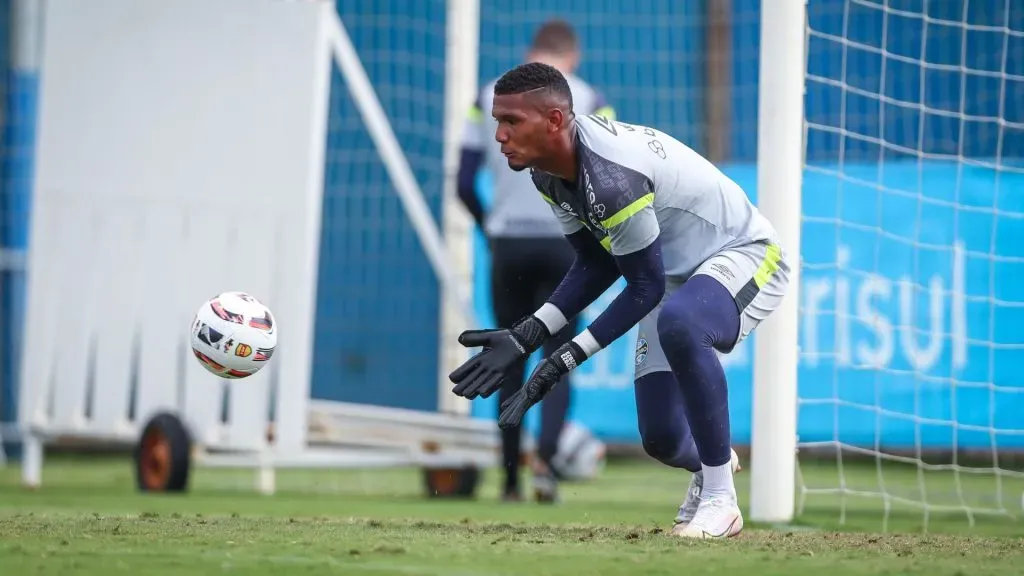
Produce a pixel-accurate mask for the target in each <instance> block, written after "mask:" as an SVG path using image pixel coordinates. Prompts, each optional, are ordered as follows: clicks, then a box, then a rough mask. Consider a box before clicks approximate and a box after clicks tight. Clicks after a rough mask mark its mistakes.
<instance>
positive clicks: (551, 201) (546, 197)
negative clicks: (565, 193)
mask: <svg viewBox="0 0 1024 576" xmlns="http://www.w3.org/2000/svg"><path fill="white" fill-rule="evenodd" d="M540 197H541V198H543V199H544V201H545V202H547V203H548V204H551V205H552V206H558V204H555V201H554V200H552V199H551V197H549V196H548V195H547V194H545V193H543V192H540Z"/></svg>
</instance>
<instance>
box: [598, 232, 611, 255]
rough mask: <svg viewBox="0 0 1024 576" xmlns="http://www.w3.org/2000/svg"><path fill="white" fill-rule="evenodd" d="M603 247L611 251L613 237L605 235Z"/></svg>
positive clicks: (602, 240)
mask: <svg viewBox="0 0 1024 576" xmlns="http://www.w3.org/2000/svg"><path fill="white" fill-rule="evenodd" d="M601 247H602V248H604V249H605V250H607V251H609V252H611V251H612V237H611V236H605V237H604V238H601Z"/></svg>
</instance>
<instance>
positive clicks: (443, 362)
mask: <svg viewBox="0 0 1024 576" xmlns="http://www.w3.org/2000/svg"><path fill="white" fill-rule="evenodd" d="M445 39H446V42H445V94H444V98H445V106H444V196H443V198H442V202H443V204H442V210H443V212H442V229H443V233H444V239H445V244H446V246H447V248H448V257H449V258H450V259H451V264H452V267H453V269H454V272H455V282H457V283H459V284H462V285H463V286H464V287H465V288H464V293H467V294H469V293H471V291H470V290H469V288H470V287H471V286H472V283H473V226H474V224H473V221H472V219H471V218H470V217H469V216H468V215H467V214H466V211H465V210H463V209H462V208H461V206H460V204H459V202H458V200H457V198H456V188H457V184H458V169H459V148H460V146H459V144H460V141H461V139H462V131H463V129H464V128H465V123H466V118H467V114H468V113H469V107H470V105H471V104H472V102H473V96H474V94H475V93H476V91H477V88H478V86H477V84H478V81H477V66H478V61H479V41H480V2H479V0H448V13H447V30H446V31H445ZM467 328H470V326H467V325H466V318H465V316H464V315H463V314H461V313H460V312H459V310H456V309H454V307H453V306H452V299H451V298H449V297H446V296H445V295H444V294H442V295H441V330H440V334H439V337H440V342H439V345H438V354H439V355H440V360H439V362H438V367H439V369H440V374H438V391H437V392H438V401H437V406H438V409H439V410H440V411H441V412H448V413H454V414H462V415H466V414H468V413H469V407H470V406H469V400H466V399H465V398H460V397H458V396H456V395H454V394H452V393H451V385H450V383H449V381H448V373H450V372H451V371H452V370H454V369H455V368H456V367H458V365H459V364H461V363H462V362H463V360H464V359H465V358H466V357H467V352H468V350H466V349H465V348H463V347H462V346H461V345H459V343H458V336H459V333H460V332H462V331H463V330H465V329H467Z"/></svg>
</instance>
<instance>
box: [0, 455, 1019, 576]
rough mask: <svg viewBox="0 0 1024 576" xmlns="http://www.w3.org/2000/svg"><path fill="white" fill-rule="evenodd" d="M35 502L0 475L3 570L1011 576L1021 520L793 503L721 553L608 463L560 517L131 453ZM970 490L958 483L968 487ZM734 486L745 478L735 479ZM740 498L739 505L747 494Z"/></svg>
mask: <svg viewBox="0 0 1024 576" xmlns="http://www.w3.org/2000/svg"><path fill="white" fill-rule="evenodd" d="M49 462H50V463H49V464H48V465H47V467H46V468H45V471H44V479H43V482H44V485H43V488H42V489H40V490H38V491H27V490H24V489H23V488H21V487H20V484H19V474H20V471H19V469H18V468H17V467H16V466H8V467H7V468H6V469H0V574H5V575H6V574H17V575H27V574H60V575H71V574H86V575H91V574H104V575H106V574H118V573H125V574H128V573H131V574H147V575H150V574H153V575H156V574H177V575H186V574H187V575H198V574H254V575H262V574H283V573H288V574H296V573H297V574H438V575H445V576H452V575H459V574H465V575H470V574H473V575H490V574H531V575H542V574H581V575H582V574H586V575H594V574H626V575H631V574H680V573H696V574H715V573H729V574H739V575H747V574H759V575H760V574H780V575H787V576H799V575H802V574H815V575H816V576H820V574H821V573H823V572H824V571H828V573H829V574H830V575H838V574H855V575H862V574H925V573H930V574H962V575H964V576H975V575H982V574H1021V573H1022V572H1024V569H1022V568H1021V566H1024V540H1022V539H1021V535H1024V521H1017V520H1014V519H1011V518H1005V517H1004V518H994V517H979V518H977V519H976V522H975V525H974V526H973V527H971V526H970V525H969V522H968V519H967V516H966V515H965V514H964V513H963V512H960V513H948V514H931V515H930V517H929V518H928V525H927V532H925V531H924V518H925V517H924V513H923V511H922V510H921V509H915V508H910V507H904V506H900V505H897V504H895V503H892V505H891V506H890V507H889V515H888V521H887V523H886V525H885V526H884V527H885V528H886V529H887V530H888V532H886V533H882V532H881V531H882V529H883V518H884V517H885V514H884V512H885V505H884V502H882V501H881V500H879V499H868V498H851V499H847V500H846V501H845V503H846V505H845V510H846V513H845V523H844V524H843V525H840V524H839V521H840V517H841V516H840V510H841V509H842V508H843V500H841V499H840V498H839V497H838V496H835V495H823V496H819V497H813V498H810V499H808V501H807V503H806V506H805V510H804V514H803V515H801V516H800V517H799V518H798V521H797V523H796V524H795V525H794V526H790V527H785V528H766V527H756V526H751V525H750V524H749V523H748V528H747V529H746V530H745V531H744V532H743V534H742V535H741V536H740V537H738V538H735V539H732V540H730V541H726V542H690V541H681V540H679V539H675V538H671V537H669V536H668V535H667V528H668V527H669V526H670V524H671V520H672V517H673V516H674V514H675V507H676V506H677V505H678V503H679V500H680V498H681V496H682V492H683V490H684V489H685V482H686V477H685V475H684V474H680V473H679V472H676V471H673V470H670V469H666V468H663V467H660V466H656V465H653V464H650V463H647V462H642V463H638V462H619V463H613V464H611V465H610V466H609V467H608V469H607V470H605V472H604V474H603V475H602V477H601V478H600V479H599V480H596V481H594V482H589V483H582V484H567V485H565V486H564V488H563V497H564V502H563V503H562V504H561V505H558V506H542V505H538V504H534V503H523V504H504V503H500V502H498V501H497V493H498V491H497V480H498V476H499V475H498V474H497V473H496V472H493V471H489V472H488V474H487V476H486V478H485V480H486V486H484V488H483V489H482V492H481V494H480V495H479V498H478V499H477V500H474V501H442V500H429V499H426V498H424V497H423V496H422V488H421V478H420V476H419V474H418V473H417V472H416V471H414V470H365V471H363V470H360V471H355V470H347V471H315V472H305V471H292V472H286V473H281V474H279V481H278V489H279V490H278V493H277V494H275V495H274V496H260V495H258V494H256V493H255V492H254V491H252V490H251V487H252V485H253V475H252V474H251V473H247V472H242V471H227V470H212V469H204V468H200V469H198V470H197V471H196V473H195V474H194V476H193V489H192V491H191V492H190V493H189V494H187V495H166V494H164V495H153V494H149V495H144V494H139V493H137V492H135V491H134V489H133V481H132V475H131V464H130V462H129V461H128V460H110V459H103V460H97V459H91V460H87V459H81V458H78V459H66V458H65V459H59V460H58V459H51V460H50V461H49ZM881 472H882V473H881V475H880V474H879V471H878V470H877V469H876V467H875V466H874V465H857V466H846V467H845V468H844V470H843V475H842V477H843V478H844V479H845V481H846V482H847V485H848V486H849V487H851V488H853V489H858V490H868V489H872V488H874V489H876V490H877V486H878V482H879V479H880V478H881V481H883V482H885V485H886V489H887V491H888V492H889V493H890V494H894V495H902V496H905V497H907V498H909V499H919V498H920V490H921V486H924V487H925V490H926V492H927V494H928V499H929V502H933V503H937V504H955V503H959V502H961V497H960V496H959V494H970V495H972V497H973V498H975V500H974V501H968V503H970V504H972V505H982V504H986V505H988V506H992V505H993V502H992V498H993V497H994V496H995V495H996V494H997V492H996V489H997V488H999V489H1001V490H1002V492H1003V494H1002V496H1003V500H1004V504H1005V506H1006V508H1007V510H1008V511H1010V512H1012V513H1015V514H1019V513H1020V512H1021V508H1020V507H1021V494H1022V490H1024V484H1022V483H1020V482H1019V481H1016V482H1017V483H1016V484H1014V483H1013V482H1011V481H1009V480H1007V481H1004V482H1002V485H1001V486H998V487H997V485H996V483H995V481H994V480H993V478H992V477H991V476H986V477H983V478H964V477H961V479H960V482H959V490H957V488H958V483H957V479H956V478H955V477H953V476H952V475H949V474H947V475H945V476H934V477H921V476H918V474H917V473H916V471H915V470H914V469H913V468H910V469H908V470H899V469H884V470H882V471H881ZM802 473H803V476H804V479H805V481H806V482H807V483H808V484H809V485H812V486H822V487H824V486H833V487H834V486H837V485H838V481H839V474H838V472H837V470H836V468H835V467H834V466H831V465H827V464H816V465H813V466H808V465H807V464H806V463H804V466H803V468H802ZM968 480H969V481H968ZM737 481H738V484H739V486H738V488H739V489H740V490H741V491H742V492H745V491H746V490H747V488H748V486H747V482H748V481H749V475H748V474H740V475H739V476H738V477H737ZM743 499H744V502H745V501H746V498H745V496H744V498H743Z"/></svg>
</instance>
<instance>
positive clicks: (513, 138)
mask: <svg viewBox="0 0 1024 576" xmlns="http://www.w3.org/2000/svg"><path fill="white" fill-rule="evenodd" d="M491 114H492V115H493V116H494V119H495V120H497V122H498V125H497V128H496V129H495V131H494V139H495V140H497V141H498V142H499V143H500V144H501V153H502V154H504V155H505V158H506V160H507V161H508V167H509V168H511V169H512V170H515V171H517V172H518V171H520V170H525V169H526V168H532V167H535V166H537V163H538V162H543V160H544V159H547V158H549V157H550V156H551V153H552V151H553V148H554V147H553V145H552V142H553V141H554V139H555V138H556V137H557V135H558V133H559V131H560V129H561V124H562V112H561V110H558V109H557V108H556V109H551V108H546V107H544V106H539V105H538V102H537V101H536V100H535V99H531V98H530V97H529V94H508V95H502V96H495V97H494V105H493V107H492V110H491Z"/></svg>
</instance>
